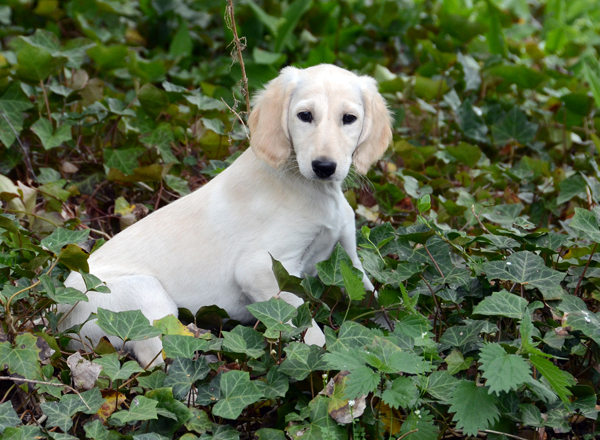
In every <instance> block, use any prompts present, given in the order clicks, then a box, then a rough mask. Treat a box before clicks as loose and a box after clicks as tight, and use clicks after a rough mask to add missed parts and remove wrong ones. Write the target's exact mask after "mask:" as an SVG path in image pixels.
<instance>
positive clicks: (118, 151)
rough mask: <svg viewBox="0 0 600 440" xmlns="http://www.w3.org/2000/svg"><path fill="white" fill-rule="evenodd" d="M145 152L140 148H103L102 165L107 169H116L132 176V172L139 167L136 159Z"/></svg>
mask: <svg viewBox="0 0 600 440" xmlns="http://www.w3.org/2000/svg"><path fill="white" fill-rule="evenodd" d="M144 151H145V150H144V149H143V148H140V147H131V148H105V149H104V165H106V166H107V167H109V168H116V169H117V170H119V171H121V172H122V173H123V174H127V175H132V174H133V172H134V171H133V170H134V169H135V168H137V167H139V166H140V163H139V162H138V157H140V155H141V154H142V153H143V152H144Z"/></svg>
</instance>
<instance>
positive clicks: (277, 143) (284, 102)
mask: <svg viewBox="0 0 600 440" xmlns="http://www.w3.org/2000/svg"><path fill="white" fill-rule="evenodd" d="M297 72H298V69H296V68H295V67H286V68H284V69H282V70H281V73H280V74H279V76H278V77H277V78H275V79H274V80H272V81H269V83H268V84H267V85H266V86H265V89H264V90H262V91H260V92H258V93H257V94H256V96H255V97H254V100H253V101H254V105H253V107H252V112H251V113H250V118H249V119H248V125H249V126H250V135H251V136H250V147H251V148H252V151H254V154H256V156H258V158H259V159H261V160H263V161H264V162H266V163H268V164H269V165H271V166H272V167H273V168H279V167H280V166H281V165H283V164H284V163H285V161H286V160H287V159H288V158H289V157H290V154H291V152H292V142H291V140H290V138H289V132H288V108H289V106H290V99H291V96H292V91H293V90H294V89H295V87H296V83H297Z"/></svg>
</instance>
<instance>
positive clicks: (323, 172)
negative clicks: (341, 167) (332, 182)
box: [312, 159, 337, 179]
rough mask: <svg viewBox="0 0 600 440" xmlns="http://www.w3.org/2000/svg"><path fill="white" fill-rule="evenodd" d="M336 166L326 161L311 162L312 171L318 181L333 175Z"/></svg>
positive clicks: (316, 160)
mask: <svg viewBox="0 0 600 440" xmlns="http://www.w3.org/2000/svg"><path fill="white" fill-rule="evenodd" d="M336 166H337V164H336V163H335V162H333V161H330V160H327V159H315V160H313V161H312V169H313V171H314V172H315V174H316V175H317V177H318V178H319V179H325V178H327V177H329V176H331V175H333V173H335V167H336Z"/></svg>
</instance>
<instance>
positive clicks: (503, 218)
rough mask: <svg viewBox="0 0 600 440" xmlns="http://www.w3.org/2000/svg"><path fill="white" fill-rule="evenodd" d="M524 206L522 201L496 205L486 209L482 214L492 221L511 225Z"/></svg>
mask: <svg viewBox="0 0 600 440" xmlns="http://www.w3.org/2000/svg"><path fill="white" fill-rule="evenodd" d="M523 208H524V206H523V205H522V204H520V203H511V204H508V205H496V206H494V207H493V208H490V209H489V210H488V209H486V210H484V211H483V213H482V214H481V215H482V216H483V217H485V218H486V219H488V220H489V221H491V222H494V223H498V224H499V225H503V226H511V225H512V224H513V223H514V222H515V220H516V218H517V217H518V215H519V213H520V212H521V211H523Z"/></svg>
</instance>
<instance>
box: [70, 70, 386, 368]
mask: <svg viewBox="0 0 600 440" xmlns="http://www.w3.org/2000/svg"><path fill="white" fill-rule="evenodd" d="M249 126H250V132H251V142H250V146H251V148H250V149H248V150H247V151H245V152H244V153H243V154H242V155H241V156H240V157H239V158H238V159H237V160H236V161H235V162H234V163H233V164H232V165H231V166H230V167H229V168H227V169H226V170H225V171H223V172H222V173H221V174H220V175H219V176H217V177H216V178H215V179H213V180H212V181H211V182H209V183H208V184H206V185H205V186H204V187H202V188H201V189H199V190H198V191H196V192H194V193H192V194H190V195H188V196H186V197H182V198H181V199H179V200H177V201H176V202H174V203H171V204H170V205H169V206H166V207H164V208H161V209H160V210H158V211H156V212H155V213H153V214H151V215H150V216H148V217H146V218H144V219H143V220H141V221H139V222H138V223H136V224H134V225H133V226H131V227H129V228H128V229H126V230H124V231H123V232H121V233H119V234H118V235H117V236H115V237H114V238H113V239H112V240H110V241H109V242H107V243H106V244H105V245H104V246H103V247H102V248H100V249H99V250H98V251H97V252H95V253H94V254H92V255H91V256H90V258H89V266H90V272H91V273H93V274H94V275H96V276H97V277H99V278H100V279H102V280H104V281H105V282H106V284H107V285H108V287H109V288H110V290H111V293H110V294H103V293H96V292H89V293H88V298H89V302H81V303H79V304H77V305H76V306H75V307H74V309H73V310H71V311H70V313H69V314H68V316H67V318H66V319H65V320H64V322H63V323H62V324H61V328H62V329H67V328H70V327H71V326H73V325H75V324H80V323H82V322H84V321H85V320H86V319H87V318H88V317H89V315H90V313H92V312H96V310H97V308H98V307H102V308H105V309H108V310H112V311H115V312H120V311H126V310H137V309H139V310H141V311H142V313H143V314H144V315H145V316H146V317H147V318H148V319H149V320H150V322H152V321H153V320H155V319H160V318H162V317H164V316H166V315H169V314H173V315H177V309H178V308H179V307H185V308H187V309H189V310H190V311H192V312H196V311H197V310H198V309H199V308H200V307H202V306H207V305H212V304H216V305H218V306H219V307H221V308H223V309H225V310H227V312H228V313H229V315H230V316H231V317H232V318H233V319H236V320H239V321H241V322H248V321H251V320H252V319H253V317H252V315H251V314H250V313H249V312H248V310H247V309H246V306H247V305H248V304H251V303H254V302H258V301H267V300H268V299H269V298H271V297H273V296H275V295H277V294H278V293H279V288H278V285H277V281H276V279H275V276H274V275H273V272H272V269H271V255H272V256H273V257H274V258H275V259H277V260H279V261H281V263H282V264H283V265H284V267H285V268H286V269H287V270H288V271H289V273H290V274H293V275H296V276H304V275H305V274H310V275H316V269H315V264H316V263H318V262H319V261H323V260H325V259H327V258H328V257H329V255H330V253H331V252H332V250H333V248H334V247H335V245H336V243H338V242H339V243H340V244H341V245H342V246H343V247H344V249H345V250H346V251H347V252H348V254H349V255H350V257H351V258H352V262H353V264H354V266H355V267H356V268H358V269H360V270H361V271H362V266H361V262H360V260H359V258H358V255H357V253H356V238H355V226H354V212H353V210H352V208H351V207H350V205H349V204H348V202H347V201H346V199H345V198H344V195H343V193H342V182H343V180H344V178H345V177H346V176H347V174H348V172H349V170H350V166H351V164H354V167H355V169H356V171H358V172H359V173H363V174H364V173H366V171H367V170H368V168H369V166H370V165H371V164H372V163H373V162H375V161H376V160H377V159H378V158H379V157H380V156H381V155H382V154H383V153H384V151H385V150H386V148H387V146H388V144H389V143H390V141H391V139H392V130H391V117H390V113H389V111H388V109H387V106H386V103H385V101H384V99H383V98H382V97H381V95H380V94H379V93H378V91H377V84H376V82H375V80H373V78H370V77H367V76H357V75H355V74H353V73H351V72H349V71H347V70H344V69H341V68H339V67H336V66H333V65H326V64H323V65H319V66H315V67H310V68H307V69H297V68H294V67H286V68H284V69H283V70H282V71H281V73H280V75H279V76H278V77H277V78H276V79H274V80H272V81H270V82H269V83H268V84H267V86H266V87H265V89H264V90H263V91H261V92H259V93H258V94H257V95H256V97H255V99H254V106H253V110H252V113H251V115H250V118H249ZM363 282H364V285H365V287H366V288H367V289H368V290H372V289H373V286H372V285H371V283H370V282H369V280H368V279H367V278H366V276H365V277H364V278H363ZM65 284H66V285H67V286H70V287H74V288H77V289H79V290H81V291H85V284H84V282H83V279H82V278H81V276H80V275H79V274H78V273H75V272H74V273H71V274H70V275H69V277H68V278H67V280H66V282H65ZM280 297H281V298H283V299H284V300H285V301H286V302H288V303H289V304H292V305H293V306H296V307H298V306H299V305H301V304H302V302H303V301H302V300H301V299H300V298H299V297H297V296H296V295H294V294H292V293H289V292H281V293H280ZM71 308H72V306H60V308H59V309H60V311H63V312H68V311H69V310H70V309H71ZM81 336H82V337H84V338H90V339H91V340H92V342H93V343H94V344H96V343H97V342H98V341H99V339H100V338H101V337H102V336H104V333H103V332H102V330H101V329H100V328H99V327H98V326H97V325H96V324H95V323H94V322H93V321H90V322H88V323H86V324H85V325H84V326H83V327H82V329H81ZM110 339H111V342H112V343H113V344H115V345H116V346H117V347H118V346H119V343H120V340H118V338H112V337H111V338H110ZM305 341H306V342H307V343H308V344H317V345H320V346H322V345H323V344H324V343H325V337H324V335H323V333H322V331H321V330H320V328H319V327H318V326H317V324H316V323H315V322H314V321H313V326H312V327H311V328H310V329H309V330H308V331H307V333H306V335H305ZM127 346H128V347H126V348H127V349H128V350H129V351H132V352H133V354H134V355H135V357H136V358H137V359H138V361H139V362H140V364H142V365H148V364H149V363H150V362H152V360H153V359H155V357H156V356H157V354H158V353H160V351H161V349H162V343H161V341H160V339H159V338H153V339H149V340H145V341H130V342H127ZM157 359H158V360H155V361H154V363H158V362H161V361H162V360H161V358H160V356H159V357H158V358H157Z"/></svg>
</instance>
